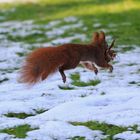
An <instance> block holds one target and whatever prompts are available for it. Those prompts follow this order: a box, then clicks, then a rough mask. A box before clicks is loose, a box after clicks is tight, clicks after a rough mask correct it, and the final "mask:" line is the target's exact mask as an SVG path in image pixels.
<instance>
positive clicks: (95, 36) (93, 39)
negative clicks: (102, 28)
mask: <svg viewBox="0 0 140 140" xmlns="http://www.w3.org/2000/svg"><path fill="white" fill-rule="evenodd" d="M98 39H99V33H98V32H94V33H93V38H92V43H95V44H97V43H98Z"/></svg>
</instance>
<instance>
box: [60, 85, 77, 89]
mask: <svg viewBox="0 0 140 140" xmlns="http://www.w3.org/2000/svg"><path fill="white" fill-rule="evenodd" d="M58 87H59V88H60V89H62V90H73V89H75V88H74V87H71V86H61V85H59V86H58Z"/></svg>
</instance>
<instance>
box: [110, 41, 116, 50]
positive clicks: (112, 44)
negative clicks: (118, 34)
mask: <svg viewBox="0 0 140 140" xmlns="http://www.w3.org/2000/svg"><path fill="white" fill-rule="evenodd" d="M114 43H115V39H114V40H113V41H112V43H111V45H110V47H109V50H111V48H112V47H113V46H114Z"/></svg>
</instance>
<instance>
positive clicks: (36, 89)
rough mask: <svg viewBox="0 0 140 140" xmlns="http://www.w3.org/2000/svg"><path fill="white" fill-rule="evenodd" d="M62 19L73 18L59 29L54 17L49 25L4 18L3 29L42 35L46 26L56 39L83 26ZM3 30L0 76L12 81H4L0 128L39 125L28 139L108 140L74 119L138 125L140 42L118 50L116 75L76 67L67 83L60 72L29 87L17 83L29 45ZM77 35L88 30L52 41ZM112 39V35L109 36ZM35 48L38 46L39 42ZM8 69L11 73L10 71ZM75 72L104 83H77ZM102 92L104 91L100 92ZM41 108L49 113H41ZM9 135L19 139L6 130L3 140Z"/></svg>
mask: <svg viewBox="0 0 140 140" xmlns="http://www.w3.org/2000/svg"><path fill="white" fill-rule="evenodd" d="M63 21H65V22H68V23H69V22H70V24H69V25H65V26H61V27H60V29H61V30H59V27H58V28H57V27H56V26H58V25H59V24H61V22H62V21H59V20H57V21H56V22H55V21H52V22H50V23H49V24H47V25H36V24H34V21H24V22H20V21H9V22H3V23H0V32H1V33H5V34H6V33H9V34H11V35H13V36H22V37H24V36H28V35H31V34H34V33H40V28H44V29H46V30H45V34H47V35H48V36H49V37H54V36H55V32H56V31H58V32H57V33H58V34H57V35H59V34H61V33H65V32H66V31H68V30H71V29H73V28H78V27H79V28H81V27H84V25H83V23H82V22H81V21H78V19H77V18H75V17H68V18H65V19H64V20H63ZM75 22H76V23H75ZM113 26H114V25H113ZM21 28H22V30H21ZM49 28H50V29H49ZM52 28H53V29H52ZM13 29H15V30H16V31H15V33H13ZM51 29H52V30H51ZM54 29H55V30H54ZM57 29H58V30H57ZM36 31H37V32H36ZM59 31H60V32H59ZM5 34H4V35H3V36H1V38H3V39H4V40H3V41H1V42H0V75H1V77H0V80H2V79H4V78H8V79H9V80H8V81H5V82H2V83H1V84H0V129H4V128H9V127H14V126H18V125H23V124H29V125H31V127H33V128H38V129H36V130H32V131H30V132H28V133H27V137H26V138H23V140H31V139H37V140H46V139H47V140H53V139H57V140H65V139H71V138H72V137H75V136H81V137H86V139H87V140H93V139H95V140H100V139H102V138H105V135H104V134H103V133H102V132H101V131H99V130H90V129H89V128H87V127H84V126H73V125H72V124H71V123H70V122H87V121H91V120H93V121H99V122H105V123H108V124H113V125H118V126H127V127H129V126H133V125H135V124H136V125H138V126H140V117H139V116H140V102H139V100H140V86H139V85H140V79H139V75H138V74H139V71H140V57H139V54H140V48H139V46H135V45H133V47H134V48H135V49H134V50H132V51H129V52H125V53H122V52H121V51H120V49H118V58H119V59H118V60H117V63H115V64H113V66H114V71H113V73H109V72H108V70H101V69H100V70H99V73H98V75H97V76H96V75H95V74H94V73H93V72H91V71H89V70H86V69H84V68H80V67H77V68H76V69H74V70H69V71H67V72H66V75H67V83H66V84H63V83H62V80H61V77H60V74H59V73H58V72H56V73H55V74H54V75H53V76H52V77H49V78H48V79H46V80H45V81H43V82H41V83H39V84H37V85H35V86H33V87H29V86H27V85H24V84H21V83H19V82H18V81H17V79H18V77H19V72H18V70H14V68H19V67H21V63H22V62H23V59H24V57H19V56H18V55H17V54H16V53H17V52H24V53H26V52H27V50H28V48H29V47H31V44H27V43H23V42H13V41H9V40H8V38H7V36H6V35H5ZM77 38H78V39H81V40H82V41H84V40H86V36H85V35H84V34H75V35H73V36H68V37H65V38H59V37H58V38H57V39H54V40H52V41H51V43H50V44H61V43H68V42H71V41H72V40H74V39H77ZM110 38H111V37H110ZM110 38H109V37H108V39H110ZM46 44H49V43H46ZM44 45H45V44H44ZM44 45H43V46H44ZM36 46H37V47H38V46H39V44H36ZM120 47H122V46H120ZM123 47H125V46H123ZM129 64H133V65H129ZM10 69H13V71H12V72H7V71H6V70H10ZM75 72H79V73H80V76H81V77H80V79H81V80H82V81H88V80H91V79H92V80H93V79H99V80H100V81H101V83H100V84H98V85H96V86H88V87H76V86H73V85H71V82H72V80H71V79H70V74H71V73H75ZM132 81H135V82H136V84H130V83H131V82H132ZM59 86H72V87H74V89H73V90H62V89H59ZM103 92H104V93H105V94H104V95H102V93H103ZM37 110H44V111H45V112H44V113H40V114H37V112H36V111H37ZM10 112H14V113H22V112H24V113H27V114H33V116H30V117H27V118H25V119H18V118H10V117H6V116H5V114H7V113H10ZM114 138H122V139H126V140H133V139H139V138H140V135H139V134H138V133H135V132H133V131H126V132H123V133H120V134H117V135H115V136H114ZM9 139H10V140H18V138H14V137H13V136H10V135H8V134H4V133H0V140H9ZM20 140H21V139H20Z"/></svg>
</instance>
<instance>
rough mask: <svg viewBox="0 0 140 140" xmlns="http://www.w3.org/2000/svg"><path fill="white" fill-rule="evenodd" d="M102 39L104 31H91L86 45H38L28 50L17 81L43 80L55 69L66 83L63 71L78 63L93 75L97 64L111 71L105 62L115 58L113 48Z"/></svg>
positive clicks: (33, 81) (74, 66) (111, 68)
mask: <svg viewBox="0 0 140 140" xmlns="http://www.w3.org/2000/svg"><path fill="white" fill-rule="evenodd" d="M113 46H114V41H113V42H112V44H111V46H110V47H108V44H107V42H106V40H105V34H104V32H100V34H99V33H98V32H95V33H94V34H93V39H92V42H91V43H89V44H70V43H69V44H64V45H60V46H58V47H46V48H38V49H35V50H34V51H33V52H31V53H30V54H29V55H28V56H27V57H26V60H25V63H24V65H23V66H22V68H21V72H20V73H21V75H20V81H21V82H24V83H28V84H35V83H36V82H38V81H40V80H41V81H43V80H45V79H46V78H47V77H48V76H49V75H50V74H53V73H54V72H56V71H57V70H58V71H59V72H60V74H61V76H62V80H63V82H64V83H65V82H66V75H65V73H64V71H65V70H69V69H74V68H76V67H77V65H78V64H79V63H80V62H81V63H82V65H83V66H84V67H86V68H88V69H90V70H93V71H94V72H95V74H97V73H98V70H97V68H96V67H95V66H94V64H93V63H95V64H96V65H98V66H99V67H103V68H108V69H109V70H110V72H112V70H113V67H112V65H110V64H108V62H110V61H111V60H113V59H114V57H115V55H116V54H115V51H114V50H111V48H112V47H113Z"/></svg>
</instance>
